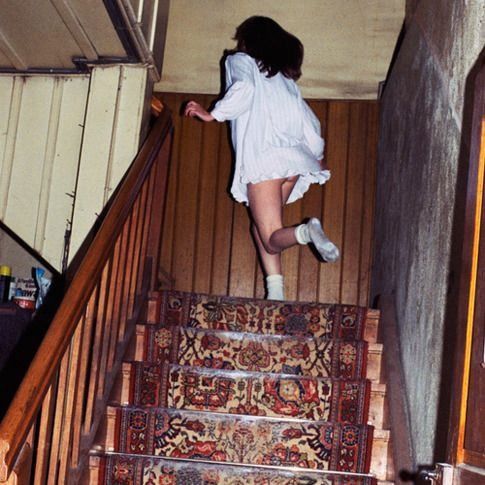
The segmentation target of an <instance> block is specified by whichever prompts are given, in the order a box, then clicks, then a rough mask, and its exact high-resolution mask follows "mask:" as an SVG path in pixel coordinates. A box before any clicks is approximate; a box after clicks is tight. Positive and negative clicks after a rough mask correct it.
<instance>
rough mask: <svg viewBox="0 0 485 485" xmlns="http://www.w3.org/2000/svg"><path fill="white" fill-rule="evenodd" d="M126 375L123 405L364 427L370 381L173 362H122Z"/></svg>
mask: <svg viewBox="0 0 485 485" xmlns="http://www.w3.org/2000/svg"><path fill="white" fill-rule="evenodd" d="M124 369H126V370H127V371H128V372H130V380H129V384H128V385H129V388H130V390H129V392H126V395H127V396H129V400H128V401H127V402H125V403H123V404H129V403H131V404H133V405H140V406H162V407H170V408H176V409H187V410H190V409H192V410H204V411H213V412H220V413H223V412H226V413H232V414H244V415H259V416H273V417H278V416H280V417H291V418H295V417H296V418H305V419H315V420H323V421H333V422H350V423H364V422H365V420H366V419H367V414H368V407H369V392H370V381H368V380H365V379H360V380H353V381H350V380H343V379H331V378H321V377H320V378H319V377H308V376H295V375H288V374H267V373H260V372H250V371H227V370H220V369H208V368H197V367H187V366H179V365H176V364H162V365H160V364H158V365H153V364H147V363H143V362H132V363H126V364H124Z"/></svg>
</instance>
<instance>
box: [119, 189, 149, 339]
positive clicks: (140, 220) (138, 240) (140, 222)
mask: <svg viewBox="0 0 485 485" xmlns="http://www.w3.org/2000/svg"><path fill="white" fill-rule="evenodd" d="M147 190H148V186H147V180H145V183H144V184H143V187H142V189H141V194H140V197H139V199H140V203H139V206H138V211H137V227H136V233H135V246H134V248H133V265H132V268H133V270H132V272H131V278H130V290H129V301H128V309H127V310H128V311H127V319H129V320H131V319H132V318H133V312H134V308H135V300H136V292H137V287H136V281H137V279H138V273H140V271H141V272H142V270H143V268H142V267H140V251H141V247H142V237H143V226H144V224H145V217H144V214H145V207H146V203H147ZM126 324H127V321H126V320H124V321H122V322H121V325H120V341H122V340H124V337H125V332H126V330H125V326H126Z"/></svg>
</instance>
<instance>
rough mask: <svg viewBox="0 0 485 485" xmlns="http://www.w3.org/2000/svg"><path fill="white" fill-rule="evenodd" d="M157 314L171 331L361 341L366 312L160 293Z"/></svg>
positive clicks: (344, 307) (319, 305)
mask: <svg viewBox="0 0 485 485" xmlns="http://www.w3.org/2000/svg"><path fill="white" fill-rule="evenodd" d="M158 314H159V316H158V320H159V322H160V323H161V324H164V325H169V326H178V325H182V326H189V327H196V328H212V329H214V330H227V331H233V332H252V333H258V334H273V335H300V336H313V337H326V338H338V339H351V340H359V339H362V338H363V335H364V325H365V319H366V315H367V308H365V307H359V306H352V305H336V304H325V303H302V302H297V301H294V302H288V301H285V302H279V301H272V300H255V299H250V298H235V297H229V296H214V295H206V294H199V293H186V292H181V291H163V292H161V293H160V298H159V309H158Z"/></svg>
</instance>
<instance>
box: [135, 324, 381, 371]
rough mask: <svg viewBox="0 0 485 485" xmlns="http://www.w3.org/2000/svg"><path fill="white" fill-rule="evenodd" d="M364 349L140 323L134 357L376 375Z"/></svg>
mask: <svg viewBox="0 0 485 485" xmlns="http://www.w3.org/2000/svg"><path fill="white" fill-rule="evenodd" d="M370 345H372V346H375V345H379V344H370ZM367 348H368V344H367V343H366V342H363V341H355V340H349V341H345V340H336V339H323V338H313V337H292V336H283V335H255V334H251V333H237V332H225V331H215V330H201V329H195V328H188V327H171V328H167V327H155V326H153V325H138V326H137V343H136V354H135V356H134V360H140V361H141V360H143V361H147V362H153V363H163V362H167V361H168V362H171V363H174V364H179V365H190V366H194V367H209V368H217V369H224V370H241V371H257V372H267V373H268V372H269V373H276V374H294V375H307V376H312V377H332V378H336V379H339V378H341V379H351V380H355V379H362V378H364V377H367V378H369V379H374V378H378V377H379V376H378V375H377V374H375V371H376V365H373V366H372V369H373V371H374V374H372V373H371V374H367V375H366V362H367ZM379 375H380V366H379Z"/></svg>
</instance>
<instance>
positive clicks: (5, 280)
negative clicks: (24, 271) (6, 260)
mask: <svg viewBox="0 0 485 485" xmlns="http://www.w3.org/2000/svg"><path fill="white" fill-rule="evenodd" d="M11 279H12V269H11V268H10V266H0V303H5V302H7V301H8V300H9V294H10V280H11Z"/></svg>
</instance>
